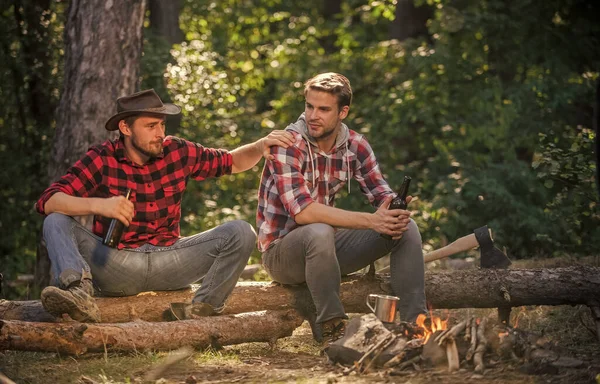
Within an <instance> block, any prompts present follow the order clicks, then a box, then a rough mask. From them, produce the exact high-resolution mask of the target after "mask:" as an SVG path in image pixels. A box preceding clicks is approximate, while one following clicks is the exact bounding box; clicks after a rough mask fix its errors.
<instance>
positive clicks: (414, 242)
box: [395, 219, 422, 249]
mask: <svg viewBox="0 0 600 384" xmlns="http://www.w3.org/2000/svg"><path fill="white" fill-rule="evenodd" d="M407 227H408V231H406V232H404V234H403V235H402V238H400V239H398V240H396V244H395V246H399V245H403V246H414V247H418V248H419V249H421V247H422V240H421V232H419V227H418V226H417V223H415V221H414V220H413V219H410V222H409V223H408V225H407Z"/></svg>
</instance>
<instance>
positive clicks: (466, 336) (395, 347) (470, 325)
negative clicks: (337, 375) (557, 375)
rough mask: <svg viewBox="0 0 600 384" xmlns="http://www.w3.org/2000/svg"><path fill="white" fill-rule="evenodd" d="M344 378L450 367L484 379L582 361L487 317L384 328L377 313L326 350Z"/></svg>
mask: <svg viewBox="0 0 600 384" xmlns="http://www.w3.org/2000/svg"><path fill="white" fill-rule="evenodd" d="M325 353H326V354H327V357H328V358H329V359H330V360H331V361H332V362H333V363H335V364H339V365H342V366H344V373H346V374H349V373H351V372H355V373H358V374H362V373H367V372H369V371H372V370H374V369H384V370H387V373H388V374H390V375H401V374H404V373H405V372H410V370H413V371H414V370H417V371H420V370H422V369H427V368H437V369H439V368H440V367H446V369H447V371H448V372H455V371H457V370H459V369H461V368H462V369H466V370H471V371H473V372H474V373H475V374H483V373H484V371H485V369H486V367H490V366H495V365H497V364H499V363H500V362H501V361H503V360H504V361H510V362H511V363H515V362H516V363H520V364H533V365H534V366H535V367H537V368H540V369H542V370H544V369H545V370H548V369H549V370H552V369H558V367H567V366H569V367H576V366H577V365H578V364H583V363H582V362H581V361H579V360H577V359H573V358H570V357H566V356H560V354H559V353H558V352H555V351H554V350H553V348H552V346H551V345H550V344H549V343H548V342H547V341H546V340H545V339H544V338H543V337H541V336H539V335H535V334H530V333H526V332H524V331H521V330H519V329H518V328H515V327H510V326H507V325H505V324H501V323H498V322H496V321H495V320H492V319H490V318H487V317H483V318H476V317H468V318H466V319H462V320H459V319H451V318H448V319H445V320H444V319H442V318H440V317H438V316H434V315H433V314H431V313H430V314H429V316H425V315H421V316H419V318H418V319H417V321H416V325H414V324H411V323H405V322H400V323H382V322H381V321H380V320H379V319H378V318H377V317H376V316H375V315H374V314H367V315H363V316H360V317H357V318H354V319H352V320H351V321H350V323H349V324H348V326H347V329H346V334H345V336H344V337H343V338H342V339H340V340H337V341H336V342H334V343H333V344H331V345H330V346H329V347H328V348H327V350H326V351H325Z"/></svg>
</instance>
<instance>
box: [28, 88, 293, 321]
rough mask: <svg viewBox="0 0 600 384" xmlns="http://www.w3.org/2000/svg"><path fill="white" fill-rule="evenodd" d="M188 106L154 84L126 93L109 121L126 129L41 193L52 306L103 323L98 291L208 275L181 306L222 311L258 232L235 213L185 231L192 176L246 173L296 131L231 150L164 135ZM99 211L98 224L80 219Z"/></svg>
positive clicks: (196, 311)
mask: <svg viewBox="0 0 600 384" xmlns="http://www.w3.org/2000/svg"><path fill="white" fill-rule="evenodd" d="M180 112H181V108H180V107H178V106H176V105H173V104H164V103H163V102H162V101H161V99H160V98H159V97H158V95H157V94H156V93H155V92H154V90H152V89H150V90H145V91H142V92H138V93H135V94H133V95H129V96H125V97H121V98H119V99H118V100H117V114H115V115H114V116H112V117H111V118H110V119H108V121H107V123H106V129H107V130H109V131H116V130H119V131H120V137H119V138H118V139H116V140H108V141H106V142H104V143H102V144H100V145H96V146H94V147H92V148H90V149H89V150H88V152H87V153H86V154H85V155H84V156H83V157H82V158H81V159H80V160H79V161H77V162H76V163H75V164H74V165H73V166H72V167H71V168H70V169H69V170H68V171H67V173H66V174H65V175H64V176H62V177H61V178H60V179H59V180H58V181H56V182H55V183H53V184H52V185H50V187H48V189H46V190H45V191H44V193H43V194H42V195H41V197H40V199H39V200H38V202H37V204H36V209H37V211H38V212H39V213H41V214H43V215H45V216H46V218H45V220H44V229H43V233H44V239H45V241H46V246H47V248H48V255H49V257H50V261H51V275H52V284H53V286H49V287H46V288H45V289H44V290H43V291H42V294H41V300H42V304H43V306H44V308H45V309H46V310H47V311H48V312H49V313H51V314H53V315H55V316H61V315H63V314H64V313H66V314H68V315H69V316H70V317H71V318H72V319H74V320H78V321H87V322H98V321H100V312H99V310H98V307H97V306H96V304H95V302H94V300H93V298H92V297H93V295H94V293H95V292H96V293H100V294H102V295H107V296H125V295H135V294H137V293H139V292H142V291H149V290H175V289H181V288H184V287H186V286H189V284H191V283H194V282H196V281H198V280H200V279H202V286H201V287H200V288H199V289H198V291H197V292H196V293H195V296H194V298H193V300H192V303H187V304H184V305H179V306H177V307H176V308H177V311H174V312H173V313H174V315H175V316H176V317H177V318H193V317H196V316H207V315H214V314H218V313H219V312H220V311H221V310H222V309H223V306H224V303H225V300H226V299H227V297H228V296H229V294H230V293H231V291H232V290H233V288H234V286H235V284H236V281H237V279H238V277H239V275H240V274H241V272H242V271H243V269H244V266H245V265H246V263H247V261H248V258H249V257H250V254H251V253H252V250H253V249H254V246H255V242H256V234H255V232H254V230H253V229H252V226H251V225H250V224H248V223H246V222H244V221H241V220H236V221H231V222H228V223H225V224H222V225H220V226H218V227H216V228H213V229H211V230H209V231H206V232H203V233H199V234H196V235H193V236H189V237H180V230H179V221H180V218H181V198H182V196H183V193H184V191H185V188H186V185H187V181H188V179H190V178H192V179H196V180H199V181H201V180H204V179H206V178H209V177H219V176H223V175H227V174H231V173H236V172H242V171H245V170H247V169H249V168H251V167H253V166H254V165H255V164H256V163H258V161H259V160H260V159H261V157H262V156H263V155H264V156H267V157H269V156H270V155H269V147H270V146H272V145H281V146H284V147H287V146H288V145H290V144H291V143H292V142H291V135H289V134H288V133H286V132H284V131H272V132H271V133H270V134H269V135H267V136H266V137H264V138H262V139H260V140H258V141H256V142H254V143H251V144H247V145H244V146H241V147H239V148H237V149H234V150H232V151H227V150H224V149H213V148H205V147H203V146H202V145H200V144H198V143H192V142H189V141H187V140H184V139H181V138H177V137H173V136H165V119H166V116H167V115H177V114H179V113H180ZM127 189H131V191H132V192H131V196H130V198H129V199H126V198H125V196H124V195H125V192H126V190H127ZM90 214H91V215H94V223H93V228H92V231H89V230H88V229H87V228H85V227H83V226H82V225H80V224H79V223H78V222H77V221H75V220H74V219H73V218H72V216H80V215H90ZM113 218H114V219H117V220H119V221H120V222H122V223H123V224H124V225H125V226H126V228H125V230H124V231H123V235H122V238H121V242H120V243H119V244H118V246H117V247H115V248H111V247H108V246H106V245H104V244H103V241H102V238H103V237H104V236H105V234H106V232H107V229H108V227H109V223H110V221H111V220H112V219H113Z"/></svg>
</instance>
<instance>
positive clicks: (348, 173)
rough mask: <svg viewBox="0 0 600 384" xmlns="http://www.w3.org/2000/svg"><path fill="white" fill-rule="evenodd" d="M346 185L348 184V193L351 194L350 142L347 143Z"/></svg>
mask: <svg viewBox="0 0 600 384" xmlns="http://www.w3.org/2000/svg"><path fill="white" fill-rule="evenodd" d="M346 167H347V168H346V172H347V173H346V175H347V176H346V183H348V193H350V155H349V154H348V141H346Z"/></svg>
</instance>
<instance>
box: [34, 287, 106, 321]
mask: <svg viewBox="0 0 600 384" xmlns="http://www.w3.org/2000/svg"><path fill="white" fill-rule="evenodd" d="M72 295H73V294H72V293H70V292H67V291H65V290H62V289H60V288H57V287H47V288H45V289H44V290H43V291H42V294H41V297H40V299H41V302H42V306H43V307H44V309H45V310H46V311H47V312H48V313H50V314H52V315H54V316H56V317H62V315H63V314H64V313H66V314H68V315H69V316H70V317H71V318H72V319H73V320H77V321H82V322H93V323H98V322H100V318H97V319H96V318H94V317H92V316H90V315H89V314H88V313H87V312H84V311H82V310H81V309H80V308H79V306H78V305H77V304H76V303H74V302H73V298H72ZM94 305H95V304H94Z"/></svg>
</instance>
